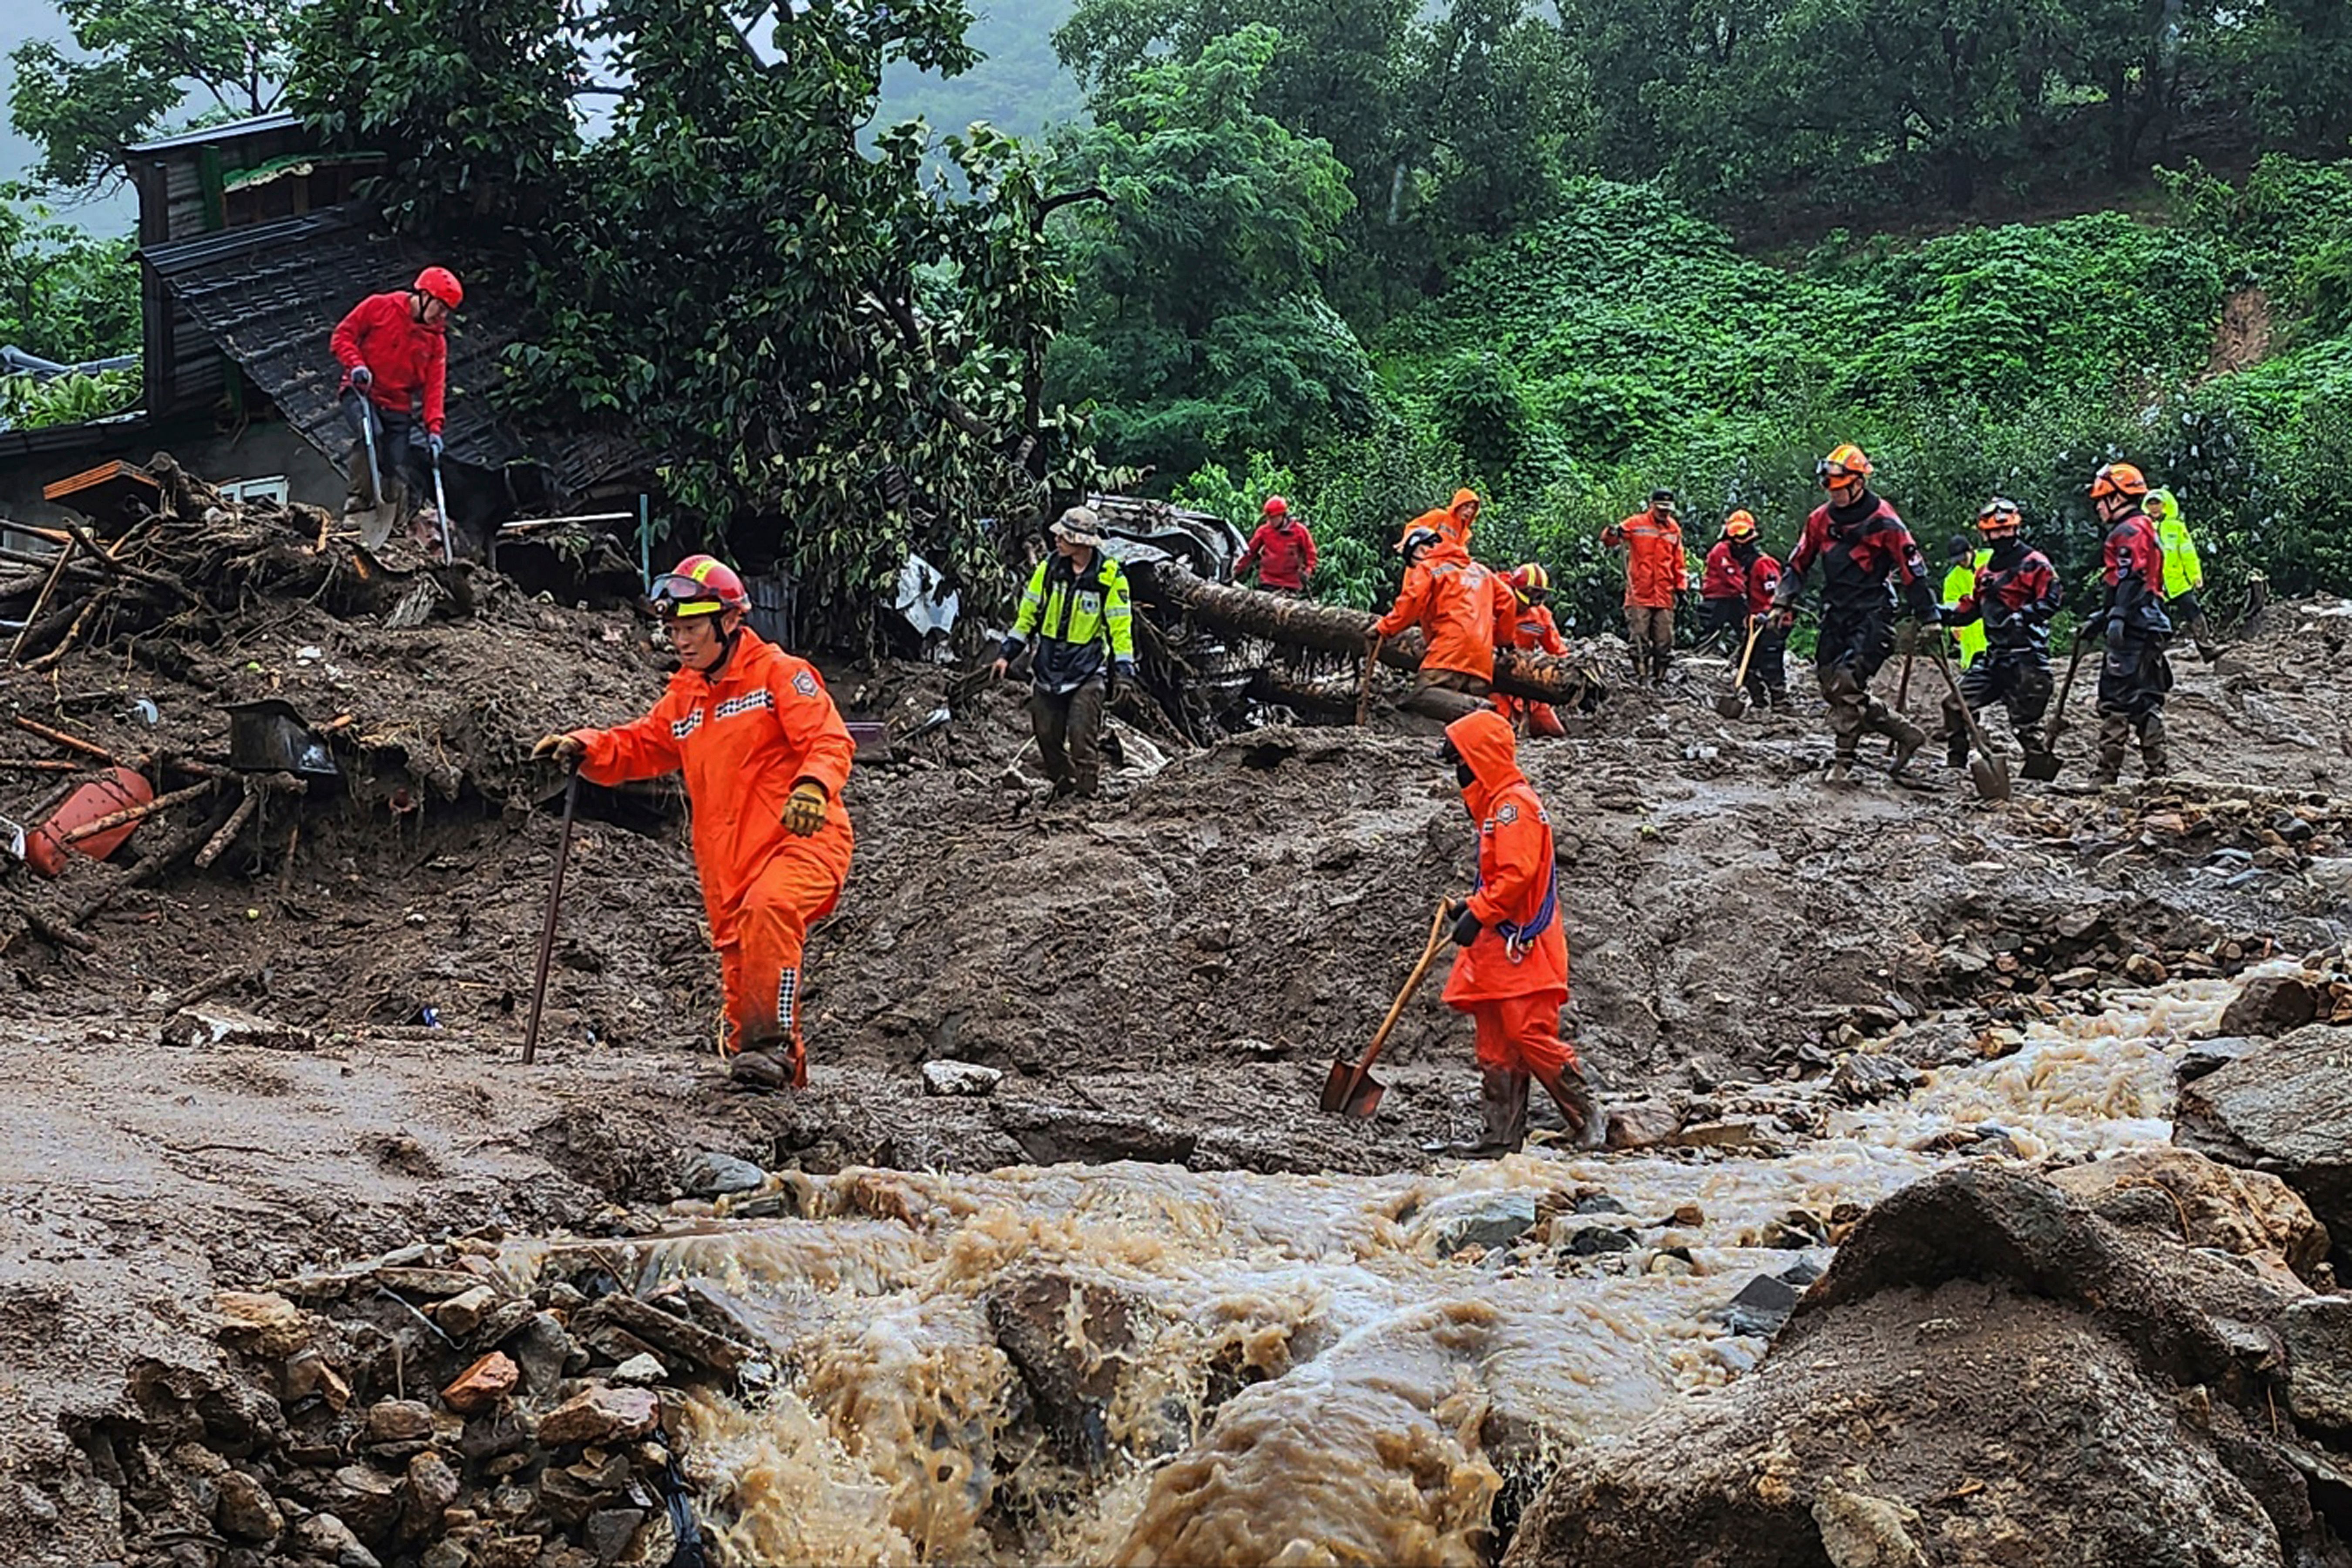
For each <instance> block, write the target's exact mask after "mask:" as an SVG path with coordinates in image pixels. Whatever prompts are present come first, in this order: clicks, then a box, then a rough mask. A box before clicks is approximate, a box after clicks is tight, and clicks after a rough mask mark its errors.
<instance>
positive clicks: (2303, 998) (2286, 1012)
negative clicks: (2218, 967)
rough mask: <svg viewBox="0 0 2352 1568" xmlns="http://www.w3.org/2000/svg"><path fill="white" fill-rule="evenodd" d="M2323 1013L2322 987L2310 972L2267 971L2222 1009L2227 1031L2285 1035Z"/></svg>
mask: <svg viewBox="0 0 2352 1568" xmlns="http://www.w3.org/2000/svg"><path fill="white" fill-rule="evenodd" d="M2317 1016H2319V988H2318V986H2317V985H2315V984H2314V983H2313V979H2312V977H2311V976H2309V975H2305V974H2263V975H2257V976H2255V977H2254V978H2253V979H2252V980H2249V981H2247V982H2246V984H2245V985H2244V986H2243V987H2242V989H2241V990H2240V991H2239V992H2238V994H2237V995H2235V996H2233V997H2231V999H2230V1005H2229V1006H2227V1007H2225V1008H2223V1009H2222V1011H2221V1025H2220V1030H2221V1033H2222V1034H2224V1035H2263V1036H2270V1035H2284V1034H2285V1033H2286V1032H2287V1031H2289V1030H2290V1029H2299V1028H2301V1027H2303V1026H2304V1025H2305V1024H2308V1023H2310V1022H2311V1021H2312V1019H2314V1018H2315V1017H2317Z"/></svg>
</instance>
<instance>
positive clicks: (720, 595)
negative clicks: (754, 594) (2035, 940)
mask: <svg viewBox="0 0 2352 1568" xmlns="http://www.w3.org/2000/svg"><path fill="white" fill-rule="evenodd" d="M646 597H647V598H649V599H651V600H652V601H653V606H654V614H655V615H656V616H660V617H661V618H662V619H663V620H666V621H677V620H684V619H685V618H686V617H687V616H715V615H717V614H719V612H720V611H721V610H748V609H750V608H751V595H749V594H747V593H745V592H744V591H743V579H742V578H740V577H738V576H737V575H736V574H735V569H734V568H733V567H732V566H730V565H728V564H727V563H725V562H723V561H721V560H719V558H718V557H717V556H715V555H689V556H688V557H687V558H686V559H685V560H683V561H681V562H679V563H677V570H675V571H672V572H666V573H664V574H662V575H660V576H658V577H656V578H655V579H654V586H653V592H652V593H651V594H649V595H646Z"/></svg>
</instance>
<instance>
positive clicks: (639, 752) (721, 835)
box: [572, 626, 857, 947]
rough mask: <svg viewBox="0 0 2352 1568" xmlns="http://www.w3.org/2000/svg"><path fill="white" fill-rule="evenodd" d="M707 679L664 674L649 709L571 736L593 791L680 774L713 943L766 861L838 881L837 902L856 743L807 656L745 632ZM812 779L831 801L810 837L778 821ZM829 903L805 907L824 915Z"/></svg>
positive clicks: (723, 934)
mask: <svg viewBox="0 0 2352 1568" xmlns="http://www.w3.org/2000/svg"><path fill="white" fill-rule="evenodd" d="M737 637H738V638H739V640H738V641H737V643H736V645H735V652H734V654H733V655H732V657H730V658H729V659H728V660H727V662H726V664H725V665H723V666H721V667H720V668H719V678H718V679H716V680H712V679H709V678H707V677H706V676H704V675H703V673H702V672H701V671H700V670H697V669H680V670H679V671H678V672H677V674H676V675H673V676H671V677H670V678H669V689H668V690H667V691H665V692H664V693H662V698H661V700H660V701H658V702H656V703H655V704H654V707H653V711H652V712H650V713H647V714H646V716H645V717H644V718H642V719H635V720H632V721H630V722H628V723H626V724H623V725H620V726H619V727H617V728H615V729H611V730H575V731H572V735H573V738H574V739H576V740H578V741H579V742H582V744H583V745H584V746H586V747H587V752H586V753H585V755H583V758H582V759H581V768H580V771H581V774H582V776H583V777H584V778H586V779H588V780H589V781H590V782H591V783H593V784H625V783H627V782H628V781H629V780H631V779H650V778H658V777H660V776H661V775H662V774H664V773H677V772H680V771H683V772H684V773H685V774H686V797H687V799H688V802H690V803H691V804H692V805H693V807H694V863H695V867H696V868H697V869H698V871H700V872H701V874H702V902H703V907H704V909H705V910H708V911H709V915H710V936H711V941H712V942H714V943H716V944H717V945H718V946H720V947H726V946H728V945H730V943H732V942H735V941H736V938H737V932H736V930H735V926H736V919H737V914H738V911H739V910H740V909H741V907H742V904H743V900H744V897H745V895H746V894H747V893H749V892H750V891H751V888H752V886H753V884H754V883H756V882H757V881H758V880H759V879H760V877H761V873H762V872H764V871H766V870H767V868H768V867H769V864H770V862H772V861H773V860H774V859H776V858H777V857H778V856H779V855H782V854H784V853H786V852H787V851H790V852H793V853H794V854H797V855H802V856H807V857H810V858H814V860H816V861H817V862H818V864H819V865H820V866H822V867H823V868H824V869H825V870H828V871H830V872H831V873H832V875H833V897H834V899H836V900H837V899H838V898H839V897H840V896H841V885H842V883H843V882H844V881H845V880H847V879H848V877H849V854H850V849H851V846H852V843H853V840H852V837H851V834H850V828H849V811H848V808H847V807H846V806H845V805H843V804H842V799H841V792H842V789H843V787H844V786H845V784H847V783H848V782H849V763H850V758H851V757H852V756H853V755H855V754H856V750H857V748H856V744H855V743H854V742H852V741H851V740H850V738H849V726H848V725H846V724H845V723H843V722H842V721H841V710H839V709H837V708H835V706H834V705H833V699H832V698H831V697H830V696H829V695H827V694H826V692H825V689H824V679H822V678H821V677H820V676H819V675H818V674H817V672H816V670H815V668H814V667H813V666H811V665H810V664H809V663H808V661H807V660H805V659H801V658H793V656H792V655H791V654H788V653H786V652H784V651H783V650H782V648H779V647H776V646H775V645H774V644H772V643H770V642H767V641H765V640H763V639H762V638H761V637H760V635H759V634H758V633H756V632H754V631H752V630H751V628H750V627H748V626H746V627H744V628H743V629H742V630H741V631H740V632H739V633H738V634H737ZM803 779H814V780H815V781H816V782H817V783H818V784H823V785H824V793H825V794H826V795H828V796H830V797H831V799H832V805H831V807H830V809H828V810H827V811H826V812H825V815H824V826H823V827H820V828H818V829H817V830H816V832H815V833H814V835H812V836H811V837H807V838H797V837H793V834H792V833H791V832H790V831H789V830H787V829H786V828H785V826H784V803H785V800H786V798H787V797H788V796H790V795H791V794H792V792H793V785H794V784H798V783H799V782H800V781H801V780H803ZM832 907H833V900H826V902H825V904H824V907H823V908H821V909H818V910H813V911H810V913H811V916H812V918H814V917H816V916H822V915H824V913H826V912H827V911H828V910H831V909H832Z"/></svg>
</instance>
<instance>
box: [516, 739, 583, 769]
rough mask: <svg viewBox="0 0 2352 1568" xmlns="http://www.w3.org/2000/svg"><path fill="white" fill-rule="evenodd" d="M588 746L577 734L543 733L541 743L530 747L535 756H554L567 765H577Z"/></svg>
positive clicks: (532, 754)
mask: <svg viewBox="0 0 2352 1568" xmlns="http://www.w3.org/2000/svg"><path fill="white" fill-rule="evenodd" d="M587 751H588V748H587V746H586V745H585V744H583V742H581V741H580V740H579V739H578V738H577V737H576V736H572V735H542V736H541V737H540V742H539V744H537V745H536V746H533V747H532V748H531V749H530V754H531V756H532V757H533V758H541V757H553V758H554V759H555V760H556V761H557V762H559V763H562V764H563V765H564V766H565V767H567V768H569V767H577V766H578V765H579V763H580V759H581V758H582V757H583V756H584V755H586V754H587Z"/></svg>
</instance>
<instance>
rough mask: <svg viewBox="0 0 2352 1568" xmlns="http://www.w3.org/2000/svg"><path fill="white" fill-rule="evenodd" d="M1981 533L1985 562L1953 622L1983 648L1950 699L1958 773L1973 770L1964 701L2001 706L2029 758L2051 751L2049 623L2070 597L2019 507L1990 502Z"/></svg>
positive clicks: (1949, 750) (1947, 727) (1951, 759)
mask: <svg viewBox="0 0 2352 1568" xmlns="http://www.w3.org/2000/svg"><path fill="white" fill-rule="evenodd" d="M1977 533H1978V535H1979V537H1980V538H1981V539H1982V540H1983V541H1984V542H1985V545H1986V550H1985V552H1984V555H1983V564H1982V565H1981V566H1972V567H1971V568H1970V572H1969V591H1968V592H1967V593H1966V594H1964V595H1961V596H1960V598H1959V599H1958V602H1957V603H1955V604H1954V605H1953V606H1952V610H1951V615H1950V617H1949V618H1950V622H1951V625H1952V626H1954V627H1955V628H1956V629H1957V630H1958V631H1966V630H1969V629H1975V630H1976V631H1977V632H1978V634H1979V637H1981V638H1982V641H1983V647H1984V652H1983V653H1982V654H1980V655H1979V657H1978V658H1977V660H1976V662H1975V663H1974V664H1971V665H1969V668H1967V670H1966V671H1965V672H1963V673H1962V675H1961V676H1960V679H1959V696H1958V698H1954V697H1953V696H1951V695H1950V694H1949V693H1947V694H1946V695H1945V698H1944V751H1945V760H1946V761H1947V762H1948V763H1950V764H1951V765H1952V766H1953V767H1955V768H1965V767H1967V766H1968V765H1969V725H1968V717H1967V715H1966V714H1964V713H1962V712H1961V711H1960V703H1961V702H1963V701H1965V702H1966V703H1967V704H1968V705H1969V709H1970V710H1973V711H1975V712H1977V713H1979V714H1981V713H1982V712H1983V711H1984V710H1985V709H1986V708H1987V707H1988V706H1990V704H1992V703H1995V702H1999V703H2001V704H2002V705H2004V706H2005V707H2006V708H2007V709H2008V710H2009V727H2010V729H2011V731H2012V732H2014V733H2015V734H2016V736H2017V741H2018V744H2020V745H2021V746H2023V747H2024V748H2025V754H2026V756H2027V757H2029V758H2032V757H2038V756H2040V755H2042V753H2043V752H2044V751H2045V750H2046V748H2045V747H2044V745H2043V743H2042V715H2043V714H2044V713H2045V712H2047V711H2048V710H2049V708H2050V692H2051V689H2052V681H2051V679H2050V618H2051V617H2052V616H2054V615H2056V614H2057V613H2058V606H2059V604H2060V602H2061V600H2062V599H2063V592H2062V590H2061V588H2060V586H2059V583H2058V574H2057V573H2056V572H2055V571H2053V569H2052V568H2051V565H2050V558H2049V557H2048V556H2046V555H2044V554H2042V552H2040V551H2039V550H2035V549H2033V548H2032V547H2031V546H2029V545H2028V544H2027V543H2026V542H2025V516H2024V513H2023V512H2022V511H2021V510H2019V508H2018V504H2017V503H2016V502H2015V501H2013V500H2007V499H2005V498H2003V497H2000V496H1996V497H1994V498H1993V499H1992V500H1990V501H1988V502H1987V503H1986V504H1985V506H1984V509H1983V510H1981V511H1979V512H1978V513H1977ZM1971 553H1972V554H1973V552H1971Z"/></svg>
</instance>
